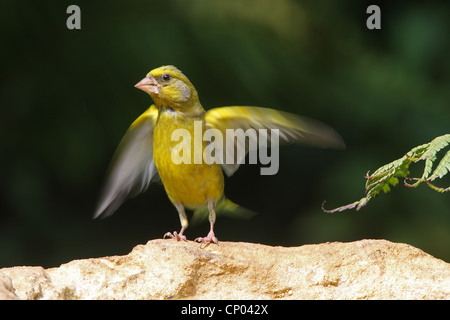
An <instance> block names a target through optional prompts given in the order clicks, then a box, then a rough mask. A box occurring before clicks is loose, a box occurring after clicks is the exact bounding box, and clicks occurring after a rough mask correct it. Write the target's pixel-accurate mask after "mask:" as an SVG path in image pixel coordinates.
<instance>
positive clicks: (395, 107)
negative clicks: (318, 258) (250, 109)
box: [0, 0, 450, 267]
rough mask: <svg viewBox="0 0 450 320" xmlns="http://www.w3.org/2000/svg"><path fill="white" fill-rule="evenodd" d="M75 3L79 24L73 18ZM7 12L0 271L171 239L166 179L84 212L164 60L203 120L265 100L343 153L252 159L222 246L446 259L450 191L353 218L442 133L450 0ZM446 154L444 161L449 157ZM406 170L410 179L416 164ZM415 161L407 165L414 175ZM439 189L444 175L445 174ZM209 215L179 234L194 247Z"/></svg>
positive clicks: (159, 4) (37, 6)
mask: <svg viewBox="0 0 450 320" xmlns="http://www.w3.org/2000/svg"><path fill="white" fill-rule="evenodd" d="M71 4H77V5H79V6H80V8H81V27H82V29H81V30H68V29H67V28H66V19H67V18H68V16H69V15H68V14H66V8H67V7H68V6H69V5H71ZM369 4H372V2H368V1H334V0H333V1H331V0H330V1H293V0H251V1H250V0H248V1H211V0H203V1H192V0H191V1H185V0H179V1H148V0H147V1H126V2H125V1H70V2H68V1H3V2H2V6H1V7H2V8H1V10H0V12H1V13H0V15H1V19H0V28H1V49H0V52H1V66H2V68H1V72H0V152H1V153H0V177H1V187H0V188H1V189H0V212H1V213H0V267H6V266H15V265H42V266H44V267H53V266H58V265H59V264H61V263H64V262H68V261H70V260H72V259H79V258H88V257H99V256H105V255H121V254H126V253H128V252H129V251H130V250H131V249H132V248H133V247H134V246H135V245H137V244H140V243H145V242H147V241H148V240H150V239H155V238H161V237H162V235H163V234H164V233H165V232H167V231H173V230H178V229H179V220H178V214H177V212H176V210H175V208H174V207H173V206H172V205H171V204H170V202H169V200H168V199H167V197H166V195H165V192H164V189H163V187H162V185H160V184H154V185H151V186H150V188H149V190H148V191H147V192H146V193H145V194H143V195H140V196H138V197H137V198H135V199H132V200H130V201H127V202H126V203H125V204H124V205H123V206H122V207H121V208H120V209H119V210H118V212H117V213H116V214H114V215H113V216H112V217H110V218H108V219H104V220H93V219H92V215H93V212H94V209H95V205H96V201H97V198H98V195H99V192H100V187H101V184H102V181H103V177H104V174H105V170H106V168H107V166H108V163H109V161H110V159H111V156H112V154H113V152H114V150H115V148H116V146H117V144H118V143H119V141H120V139H121V137H122V135H123V134H124V132H125V130H126V129H127V128H128V126H129V125H130V124H131V123H132V121H133V120H134V119H135V118H137V117H138V116H139V115H140V114H141V113H142V112H143V111H144V110H145V109H146V108H147V107H148V106H149V105H150V104H151V103H152V101H151V99H150V97H149V96H148V95H146V94H144V93H143V92H142V91H139V90H137V89H135V88H134V84H136V83H137V82H138V81H139V80H141V79H142V78H143V77H144V76H145V74H146V73H147V72H148V71H150V70H151V69H153V68H156V67H159V66H161V65H165V64H173V65H175V66H177V67H178V68H180V69H181V70H182V71H183V72H184V73H185V74H186V75H187V76H188V77H189V79H190V80H191V81H192V82H193V83H194V85H195V86H196V88H197V90H198V92H199V94H200V99H201V102H202V103H203V106H204V107H205V109H210V108H213V107H219V106H225V105H258V106H264V107H273V108H276V109H279V110H285V111H290V112H294V113H297V114H300V115H304V116H308V117H312V118H316V119H319V120H321V121H322V122H324V123H327V124H328V125H330V126H332V127H333V128H335V129H336V130H337V131H338V132H339V133H340V134H341V135H342V137H343V138H344V140H345V142H346V144H347V149H346V150H344V151H336V150H323V149H314V148H309V147H303V146H286V147H283V148H281V149H280V170H279V172H278V174H276V175H274V176H260V175H259V166H255V165H244V166H242V167H241V168H240V169H239V170H238V172H237V173H236V174H235V175H234V176H233V177H232V178H227V179H226V187H225V192H226V195H227V196H228V197H229V198H230V199H232V200H233V201H234V202H236V203H239V204H241V205H242V206H244V207H247V208H250V209H252V210H254V211H256V212H258V214H257V215H256V216H255V217H253V218H252V219H251V220H235V219H231V218H226V217H220V216H219V217H218V220H217V224H216V234H217V236H218V237H219V240H222V241H249V242H257V243H263V244H268V245H279V246H300V245H303V244H312V243H321V242H325V241H354V240H360V239H366V238H383V239H387V240H390V241H394V242H405V243H408V244H411V245H414V246H416V247H419V248H421V249H422V250H424V251H426V252H428V253H430V254H432V255H434V256H436V257H438V258H441V259H444V260H446V261H450V249H449V244H450V215H449V208H450V200H449V199H450V197H449V196H448V194H439V193H437V192H435V191H432V190H430V189H429V188H427V187H426V186H425V185H421V186H420V187H418V188H417V189H408V188H406V187H404V186H403V185H402V183H400V185H399V186H398V187H396V188H394V189H393V190H392V192H391V193H390V194H389V195H384V194H383V195H380V196H379V197H378V198H377V199H375V200H372V201H371V202H370V203H369V204H368V206H367V207H365V208H364V209H362V210H361V211H359V212H356V211H354V210H353V211H347V212H343V213H336V214H326V213H324V212H322V210H321V209H320V207H321V203H322V201H323V200H327V204H326V207H327V208H333V207H337V206H340V205H344V204H347V203H350V202H353V201H355V200H358V199H360V198H361V197H362V196H363V195H364V183H365V179H364V175H365V174H366V172H367V171H368V170H371V172H373V171H374V170H376V169H377V168H378V167H380V166H382V165H384V164H386V163H388V162H390V161H392V160H394V159H397V158H400V157H401V156H403V155H404V154H405V153H406V152H407V151H409V150H410V149H411V148H413V147H414V146H417V145H420V144H423V143H427V142H429V141H431V140H432V139H433V138H435V137H436V136H439V135H442V134H445V133H449V123H450V89H449V88H450V59H449V51H450V36H449V30H450V2H449V1H440V2H438V1H426V2H425V1H420V2H415V1H386V2H377V4H379V5H380V8H381V17H382V25H381V26H382V29H381V30H368V29H367V28H366V19H367V17H368V14H366V8H367V6H368V5H369ZM442 154H443V152H442V153H441V156H440V157H442ZM415 167H416V169H415V170H414V168H415ZM422 168H423V163H419V164H417V165H416V166H413V167H411V169H413V172H414V173H415V175H416V176H420V175H421V170H422ZM437 184H438V185H440V186H441V187H447V186H448V185H449V179H448V177H447V179H443V181H438V182H437ZM208 229H209V225H208V223H207V222H206V221H205V222H203V223H201V224H198V225H194V226H192V227H190V228H189V229H188V230H187V233H186V235H187V237H188V238H189V239H194V238H195V237H197V236H204V235H206V233H207V232H208Z"/></svg>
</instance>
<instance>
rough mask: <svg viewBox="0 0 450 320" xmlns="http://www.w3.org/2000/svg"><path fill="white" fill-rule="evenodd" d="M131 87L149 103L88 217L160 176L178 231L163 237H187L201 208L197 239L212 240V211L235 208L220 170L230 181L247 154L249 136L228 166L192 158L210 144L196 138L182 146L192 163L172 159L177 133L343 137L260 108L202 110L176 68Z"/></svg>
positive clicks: (321, 140) (321, 142)
mask: <svg viewBox="0 0 450 320" xmlns="http://www.w3.org/2000/svg"><path fill="white" fill-rule="evenodd" d="M135 87H136V88H138V89H141V90H143V91H145V92H146V93H148V94H150V96H151V97H152V99H153V101H154V103H155V104H153V105H151V106H150V108H148V109H147V110H146V111H145V112H144V113H143V114H142V115H141V116H139V117H138V118H137V119H136V120H135V121H134V122H133V123H132V125H131V126H130V128H129V129H128V130H127V132H126V133H125V135H124V137H123V138H122V141H121V142H120V144H119V146H118V148H117V150H116V152H115V154H114V156H113V159H112V161H111V164H110V167H109V170H108V173H107V178H106V180H105V184H104V187H103V191H102V193H101V196H100V199H99V202H98V206H97V210H96V212H95V215H94V218H96V217H100V216H101V217H106V216H109V215H111V214H113V213H114V211H116V210H117V209H118V208H119V206H120V205H121V204H122V203H123V202H124V201H125V200H126V199H127V198H129V197H133V196H136V195H137V194H139V193H142V192H144V191H145V190H146V189H147V187H148V186H149V184H150V183H151V182H152V181H155V180H157V179H159V178H160V179H161V181H162V183H163V185H164V188H165V191H166V193H167V196H168V197H169V199H170V201H171V202H172V204H173V205H174V206H175V208H176V209H177V211H178V214H179V217H180V222H181V230H180V231H179V232H176V231H174V232H173V233H170V232H167V233H166V234H165V235H164V237H166V236H167V237H170V238H173V239H176V240H186V236H185V235H184V232H185V230H186V228H187V227H188V219H187V216H186V213H185V208H187V209H189V210H196V211H199V210H202V211H205V210H207V211H209V222H210V231H209V233H208V234H207V235H206V236H205V237H199V238H196V239H195V241H199V242H202V243H207V244H209V243H211V242H212V243H218V239H217V237H216V235H215V233H214V223H215V220H216V210H221V209H224V210H226V209H227V208H228V209H231V210H234V209H238V208H239V206H238V205H236V204H234V203H233V202H231V201H230V200H228V199H227V198H226V197H225V196H224V176H223V173H222V170H223V171H224V172H225V173H226V174H227V175H228V176H231V175H232V174H233V173H234V172H235V171H236V170H237V169H238V167H239V165H240V164H241V163H242V162H243V161H244V159H243V158H244V157H245V154H246V153H247V152H248V151H249V150H250V149H249V145H250V143H249V141H248V140H249V136H247V141H246V142H244V144H245V146H246V147H245V148H246V150H245V152H243V153H241V155H240V156H238V157H236V156H235V155H234V156H233V158H232V160H233V161H213V162H211V161H196V160H198V157H199V156H200V158H201V157H202V155H204V154H205V149H206V148H208V145H210V144H211V141H205V140H204V139H202V141H201V142H200V145H197V146H195V145H194V144H195V141H191V143H185V144H184V145H183V150H182V153H183V155H184V156H186V154H185V153H188V158H187V159H188V160H192V161H184V162H181V163H180V162H179V161H178V162H177V161H174V158H173V154H174V150H175V149H176V148H179V144H180V143H179V140H177V139H174V137H173V134H174V132H175V131H176V130H182V132H187V133H190V134H192V135H195V134H196V133H195V132H194V131H195V130H197V129H199V130H201V132H200V135H201V136H202V137H203V135H204V134H205V132H206V131H207V130H208V129H214V130H216V131H215V132H216V133H217V132H219V133H222V134H223V135H224V136H226V134H227V132H228V131H227V130H229V129H236V130H237V129H243V130H247V129H255V130H259V129H277V130H278V131H277V133H279V139H280V141H281V142H300V143H306V144H310V145H314V146H319V147H333V148H342V147H344V143H343V141H342V139H341V137H340V136H339V135H338V134H337V133H336V132H335V131H334V130H333V129H331V128H330V127H328V126H326V125H324V124H322V123H320V122H317V121H314V120H312V119H306V118H301V117H299V116H297V115H294V114H290V113H286V112H281V111H276V110H274V109H269V108H260V107H221V108H215V109H211V110H208V111H205V109H204V108H203V107H202V105H201V103H200V100H199V96H198V93H197V90H196V89H195V88H194V86H193V85H192V83H191V82H190V81H189V79H188V78H187V77H186V76H185V75H184V74H183V73H182V72H181V71H180V70H178V69H177V68H176V67H174V66H162V67H160V68H156V69H154V70H152V71H150V72H149V73H148V74H147V76H146V77H145V78H144V79H142V80H141V81H140V82H139V83H137V84H136V85H135ZM258 132H259V131H258ZM256 138H258V137H256ZM251 139H252V138H251V137H250V140H251ZM276 145H277V142H276V141H275V142H273V141H272V144H271V147H272V148H273V147H274V146H276ZM231 148H236V146H233V145H232V147H231ZM226 153H230V154H231V153H233V150H230V147H229V145H228V144H227V147H226V148H223V154H222V156H223V157H224V156H225V154H226ZM218 154H220V152H218ZM223 159H224V158H222V160H223ZM227 159H228V158H227ZM205 160H206V159H205ZM194 214H195V212H194Z"/></svg>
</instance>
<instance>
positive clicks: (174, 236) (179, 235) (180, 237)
mask: <svg viewBox="0 0 450 320" xmlns="http://www.w3.org/2000/svg"><path fill="white" fill-rule="evenodd" d="M166 237H170V238H172V239H175V240H177V241H180V240H183V241H187V240H186V236H185V235H183V232H180V233H178V232H176V231H174V232H173V233H171V232H167V233H166V234H165V235H164V237H163V239H165V238H166Z"/></svg>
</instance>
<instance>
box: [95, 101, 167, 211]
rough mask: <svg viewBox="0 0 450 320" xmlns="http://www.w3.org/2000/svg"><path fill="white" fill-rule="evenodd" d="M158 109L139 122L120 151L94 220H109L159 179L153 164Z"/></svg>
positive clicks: (133, 127) (123, 141) (120, 145)
mask: <svg viewBox="0 0 450 320" xmlns="http://www.w3.org/2000/svg"><path fill="white" fill-rule="evenodd" d="M157 117H158V109H157V108H156V107H155V106H154V105H152V106H151V107H150V108H148V109H147V111H145V112H144V113H143V114H142V115H140V116H139V118H137V119H136V120H135V121H134V122H133V124H132V125H131V126H130V128H129V129H128V130H127V132H126V133H125V135H124V137H123V138H122V141H121V142H120V144H119V146H118V147H117V150H116V152H115V153H114V156H113V158H112V160H111V164H110V165H109V169H108V172H107V178H106V181H105V184H104V187H103V191H102V193H101V197H100V201H99V202H98V206H97V210H96V211H95V214H94V218H97V217H100V216H101V217H108V216H110V215H112V214H113V213H114V211H116V210H117V208H119V206H120V205H121V204H122V203H123V202H124V201H125V200H126V199H127V198H128V197H133V196H135V195H137V194H139V193H141V192H144V191H145V190H147V187H148V186H149V184H150V182H151V181H152V180H155V179H156V178H158V177H159V176H158V171H157V170H156V166H155V163H154V161H153V127H154V125H155V123H156V118H157Z"/></svg>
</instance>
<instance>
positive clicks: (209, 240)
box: [194, 231, 219, 244]
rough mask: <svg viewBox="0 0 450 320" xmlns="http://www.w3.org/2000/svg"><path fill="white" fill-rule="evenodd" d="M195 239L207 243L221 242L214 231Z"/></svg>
mask: <svg viewBox="0 0 450 320" xmlns="http://www.w3.org/2000/svg"><path fill="white" fill-rule="evenodd" d="M194 241H197V242H201V243H205V244H210V243H215V244H218V243H219V239H217V237H216V235H215V234H214V232H212V231H210V232H209V233H208V235H207V236H206V237H198V238H197V239H195V240H194Z"/></svg>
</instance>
